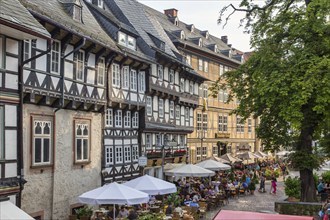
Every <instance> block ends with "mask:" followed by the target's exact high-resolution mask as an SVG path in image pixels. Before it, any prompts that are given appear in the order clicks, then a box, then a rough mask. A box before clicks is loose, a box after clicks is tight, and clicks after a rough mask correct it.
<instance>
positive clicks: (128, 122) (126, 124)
mask: <svg viewBox="0 0 330 220" xmlns="http://www.w3.org/2000/svg"><path fill="white" fill-rule="evenodd" d="M131 120H132V119H131V111H126V112H125V113H124V128H130V127H131Z"/></svg>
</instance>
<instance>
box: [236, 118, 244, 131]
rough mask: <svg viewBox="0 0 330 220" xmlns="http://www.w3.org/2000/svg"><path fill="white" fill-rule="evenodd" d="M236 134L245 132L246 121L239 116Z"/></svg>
mask: <svg viewBox="0 0 330 220" xmlns="http://www.w3.org/2000/svg"><path fill="white" fill-rule="evenodd" d="M236 132H244V121H242V119H241V118H240V117H239V116H236Z"/></svg>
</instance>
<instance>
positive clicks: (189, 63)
mask: <svg viewBox="0 0 330 220" xmlns="http://www.w3.org/2000/svg"><path fill="white" fill-rule="evenodd" d="M186 62H187V64H188V65H189V66H191V56H190V55H189V54H187V55H186Z"/></svg>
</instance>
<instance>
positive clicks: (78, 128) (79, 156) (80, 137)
mask: <svg viewBox="0 0 330 220" xmlns="http://www.w3.org/2000/svg"><path fill="white" fill-rule="evenodd" d="M75 134H76V135H75V162H76V163H80V162H88V161H89V140H90V125H89V122H88V121H80V120H79V121H75Z"/></svg>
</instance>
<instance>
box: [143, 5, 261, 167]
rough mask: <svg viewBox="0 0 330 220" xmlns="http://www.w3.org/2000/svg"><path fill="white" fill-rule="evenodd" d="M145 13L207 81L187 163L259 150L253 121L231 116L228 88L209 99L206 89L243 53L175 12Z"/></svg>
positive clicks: (232, 105) (233, 103)
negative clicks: (156, 23) (183, 19)
mask: <svg viewBox="0 0 330 220" xmlns="http://www.w3.org/2000/svg"><path fill="white" fill-rule="evenodd" d="M145 10H146V11H147V13H148V14H149V16H154V17H155V18H156V19H157V20H158V21H159V22H160V24H161V26H162V27H163V28H164V29H165V31H166V33H167V34H168V36H169V38H170V39H171V40H172V42H173V44H174V45H175V46H176V48H177V49H178V50H179V52H180V54H181V55H182V56H184V57H185V59H186V61H187V64H189V65H190V66H191V67H192V68H193V69H195V70H196V71H197V72H198V73H199V74H200V75H202V76H203V77H205V78H207V79H208V80H207V81H205V82H204V83H203V84H202V86H201V87H200V88H199V102H198V108H196V111H195V112H194V116H195V120H194V132H193V133H191V134H189V136H188V143H189V151H190V152H189V153H190V155H191V157H190V162H191V163H195V162H198V161H201V160H203V159H206V158H207V157H211V156H219V155H221V154H224V153H227V152H228V153H234V154H235V153H236V152H239V151H247V150H248V151H257V150H259V141H258V139H257V137H256V132H255V127H256V123H257V119H254V118H252V117H251V118H249V119H247V120H246V121H241V118H240V117H239V116H238V115H234V114H231V112H232V110H234V109H235V108H236V107H237V104H238V103H239V100H236V99H234V100H233V101H231V102H227V100H228V96H229V92H230V91H229V90H228V88H225V87H224V88H221V89H220V90H219V94H218V95H217V97H213V96H211V94H210V91H209V89H208V88H209V87H210V85H211V84H212V83H214V82H215V81H216V80H217V79H218V78H219V77H220V80H221V83H223V84H225V83H226V82H225V80H224V79H223V78H222V74H223V73H224V72H225V71H228V70H231V69H235V68H238V67H239V65H240V64H241V63H242V62H243V61H244V53H243V52H240V51H238V50H236V49H234V48H233V47H232V46H231V45H230V44H228V38H227V37H226V36H222V37H221V38H218V37H216V36H214V35H211V34H210V33H209V32H208V31H207V30H200V29H198V28H196V27H195V26H194V25H193V24H187V23H184V22H182V21H180V20H179V16H178V10H176V9H168V10H164V13H161V12H159V11H156V10H154V9H152V8H149V7H147V6H145Z"/></svg>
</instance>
